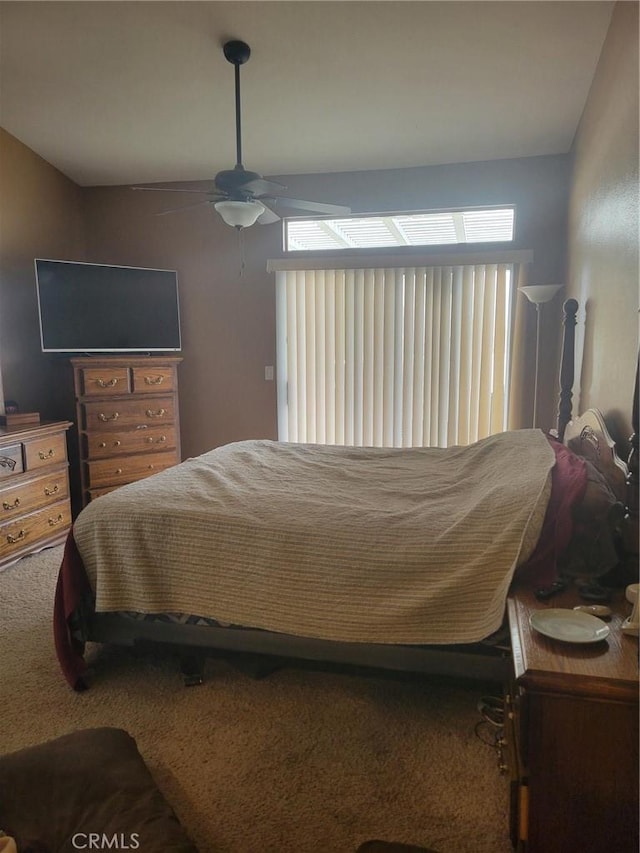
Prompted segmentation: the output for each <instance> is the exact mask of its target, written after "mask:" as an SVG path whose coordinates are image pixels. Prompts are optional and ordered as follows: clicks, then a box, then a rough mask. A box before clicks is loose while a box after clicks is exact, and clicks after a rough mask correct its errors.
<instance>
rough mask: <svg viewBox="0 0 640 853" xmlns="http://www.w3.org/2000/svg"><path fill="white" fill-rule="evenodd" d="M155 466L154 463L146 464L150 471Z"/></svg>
mask: <svg viewBox="0 0 640 853" xmlns="http://www.w3.org/2000/svg"><path fill="white" fill-rule="evenodd" d="M155 467H156V466H155V465H147V468H148V469H149V470H150V471H152V470H153V469H154V468H155Z"/></svg>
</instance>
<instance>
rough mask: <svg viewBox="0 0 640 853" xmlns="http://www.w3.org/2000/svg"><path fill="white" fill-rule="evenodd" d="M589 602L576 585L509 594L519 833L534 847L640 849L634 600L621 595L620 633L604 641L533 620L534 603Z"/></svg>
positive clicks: (554, 852)
mask: <svg viewBox="0 0 640 853" xmlns="http://www.w3.org/2000/svg"><path fill="white" fill-rule="evenodd" d="M587 603H588V602H584V601H582V600H580V599H579V597H578V595H577V591H576V590H575V589H571V590H568V591H566V592H564V593H562V594H561V595H558V596H555V597H554V598H553V599H552V600H551V601H550V602H549V603H548V604H543V603H541V602H538V601H537V600H536V599H535V597H534V596H533V594H532V592H531V591H530V590H525V589H522V588H521V589H518V588H517V587H516V588H515V589H514V591H513V592H512V593H511V595H510V598H509V601H508V614H509V624H510V629H511V643H512V649H513V669H514V672H513V682H512V684H511V685H510V687H509V689H508V691H507V703H506V709H507V715H506V716H507V720H506V723H507V724H506V726H505V735H506V739H507V745H508V747H509V753H510V762H509V763H510V765H511V768H512V800H511V803H512V807H511V834H512V841H513V843H514V846H516V848H517V850H519V851H526V853H568V851H579V853H608V851H614V850H615V851H616V853H637V851H638V638H637V637H632V636H629V635H626V634H623V633H622V632H621V630H620V625H621V623H622V621H623V619H624V618H625V617H627V616H628V615H629V614H630V612H631V605H630V604H628V602H626V601H625V599H624V595H623V594H622V592H617V593H616V594H615V601H614V602H613V603H612V604H610V606H611V607H612V609H613V610H614V615H613V617H612V619H611V620H610V622H608V623H607V624H609V626H610V629H611V631H610V634H609V636H608V637H607V639H606V640H603V641H600V642H596V643H590V644H575V643H566V642H562V641H559V640H555V639H550V638H548V637H546V636H543V635H542V634H540V633H538V632H537V631H535V630H534V629H533V628H531V626H530V624H529V616H530V614H531V612H532V611H533V610H539V609H543V608H547V607H561V608H571V607H573V606H575V605H577V604H587Z"/></svg>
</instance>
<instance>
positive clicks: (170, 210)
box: [154, 199, 213, 216]
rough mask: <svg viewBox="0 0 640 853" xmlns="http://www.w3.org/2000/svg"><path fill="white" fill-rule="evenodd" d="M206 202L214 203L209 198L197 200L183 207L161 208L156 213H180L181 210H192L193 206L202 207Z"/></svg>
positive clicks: (160, 214)
mask: <svg viewBox="0 0 640 853" xmlns="http://www.w3.org/2000/svg"><path fill="white" fill-rule="evenodd" d="M205 204H213V202H212V201H210V200H209V199H207V201H197V202H196V203H195V204H185V205H183V207H172V208H170V209H169V210H160V211H158V213H156V214H154V215H155V216H166V215H167V213H179V212H180V211H181V210H191V209H192V208H193V207H202V206H203V205H205Z"/></svg>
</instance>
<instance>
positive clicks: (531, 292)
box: [518, 284, 564, 429]
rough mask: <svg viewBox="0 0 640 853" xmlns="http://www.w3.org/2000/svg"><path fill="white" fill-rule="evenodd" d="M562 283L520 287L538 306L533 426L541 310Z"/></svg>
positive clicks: (536, 395) (535, 405)
mask: <svg viewBox="0 0 640 853" xmlns="http://www.w3.org/2000/svg"><path fill="white" fill-rule="evenodd" d="M563 287H564V285H562V284H528V285H526V286H525V287H519V288H518V290H520V291H521V292H522V293H524V295H525V296H526V297H527V299H528V300H529V302H533V304H534V305H535V306H536V373H535V384H534V386H533V427H534V429H535V426H536V413H537V407H538V368H539V360H540V311H541V308H542V305H543V304H544V303H545V302H551V300H552V299H553V297H554V296H555V295H556V293H557V292H558V291H559V290H562V288H563Z"/></svg>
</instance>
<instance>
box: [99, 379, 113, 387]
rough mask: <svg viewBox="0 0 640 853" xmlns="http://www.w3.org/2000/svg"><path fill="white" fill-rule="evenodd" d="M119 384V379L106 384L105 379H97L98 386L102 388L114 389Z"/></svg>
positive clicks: (110, 380)
mask: <svg viewBox="0 0 640 853" xmlns="http://www.w3.org/2000/svg"><path fill="white" fill-rule="evenodd" d="M117 384H118V380H117V379H109V380H108V382H105V381H104V379H96V385H99V386H100V388H114V387H115V386H116V385H117Z"/></svg>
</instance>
